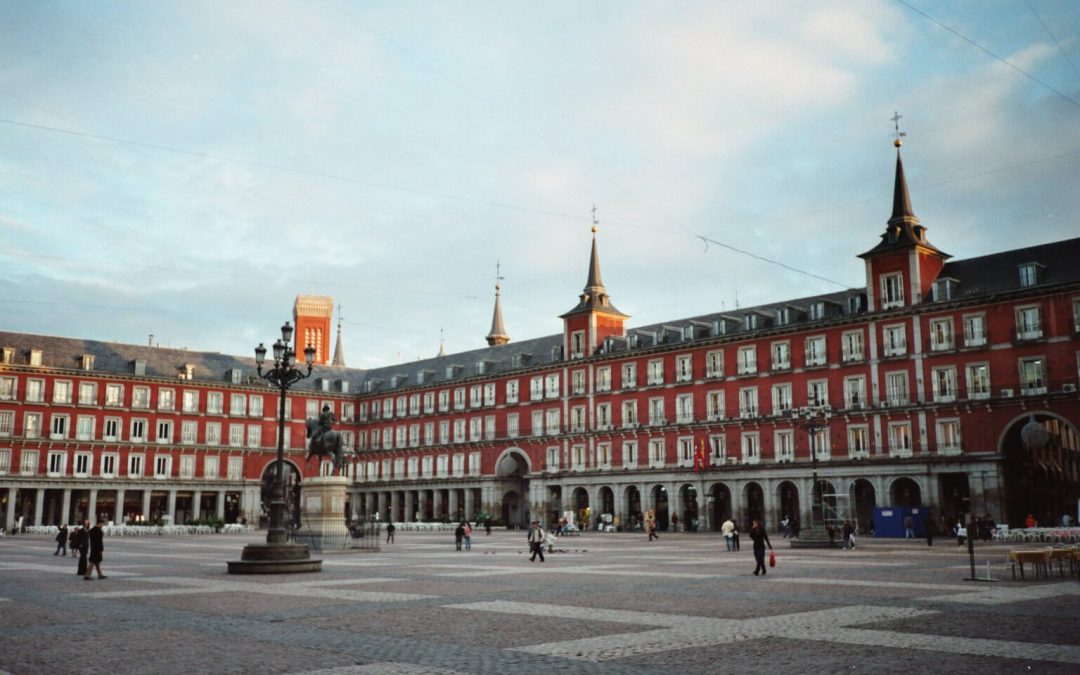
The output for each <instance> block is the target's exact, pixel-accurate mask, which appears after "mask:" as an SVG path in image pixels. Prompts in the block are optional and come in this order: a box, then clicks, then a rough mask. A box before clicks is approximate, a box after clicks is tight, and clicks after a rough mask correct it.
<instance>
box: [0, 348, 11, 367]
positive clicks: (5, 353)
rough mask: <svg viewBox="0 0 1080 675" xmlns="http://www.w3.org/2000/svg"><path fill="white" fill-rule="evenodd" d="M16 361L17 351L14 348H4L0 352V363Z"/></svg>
mask: <svg viewBox="0 0 1080 675" xmlns="http://www.w3.org/2000/svg"><path fill="white" fill-rule="evenodd" d="M14 359H15V350H14V349H13V348H12V347H4V348H3V350H0V363H11V362H12V361H14Z"/></svg>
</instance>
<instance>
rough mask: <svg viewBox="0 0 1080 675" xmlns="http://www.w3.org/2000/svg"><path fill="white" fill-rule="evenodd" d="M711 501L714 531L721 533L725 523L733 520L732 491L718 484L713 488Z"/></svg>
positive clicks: (710, 496)
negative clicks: (730, 519)
mask: <svg viewBox="0 0 1080 675" xmlns="http://www.w3.org/2000/svg"><path fill="white" fill-rule="evenodd" d="M709 501H711V502H712V529H713V531H714V532H719V531H720V528H721V526H723V524H724V521H725V520H728V519H729V518H731V490H730V489H729V488H728V486H726V485H724V484H723V483H717V484H716V485H714V486H712V493H711V494H710V495H709Z"/></svg>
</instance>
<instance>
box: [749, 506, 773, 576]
mask: <svg viewBox="0 0 1080 675" xmlns="http://www.w3.org/2000/svg"><path fill="white" fill-rule="evenodd" d="M750 539H751V540H752V541H753V542H754V560H756V561H757V567H755V568H754V576H755V577H756V576H757V575H758V573H759V571H760V573H761V574H765V571H766V569H767V568H766V567H765V545H766V544H768V546H769V550H772V542H771V541H769V535H768V534H766V533H765V526H764V525H762V524H761V522H759V521H757V520H755V521H754V522H753V524H751V525H750Z"/></svg>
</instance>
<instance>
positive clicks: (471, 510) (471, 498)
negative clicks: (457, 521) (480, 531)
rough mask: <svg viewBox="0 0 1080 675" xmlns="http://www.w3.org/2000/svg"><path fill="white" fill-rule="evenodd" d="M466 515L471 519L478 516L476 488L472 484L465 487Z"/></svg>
mask: <svg viewBox="0 0 1080 675" xmlns="http://www.w3.org/2000/svg"><path fill="white" fill-rule="evenodd" d="M465 517H466V518H468V519H469V520H474V519H475V518H476V489H475V488H473V487H472V486H470V487H467V488H465Z"/></svg>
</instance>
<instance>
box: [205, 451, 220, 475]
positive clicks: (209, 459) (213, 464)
mask: <svg viewBox="0 0 1080 675" xmlns="http://www.w3.org/2000/svg"><path fill="white" fill-rule="evenodd" d="M220 477H221V458H220V457H218V456H217V455H207V456H206V457H204V458H203V478H205V479H206V480H214V479H216V478H220Z"/></svg>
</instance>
